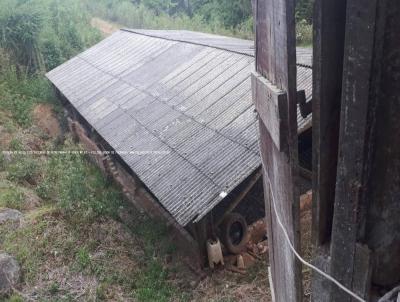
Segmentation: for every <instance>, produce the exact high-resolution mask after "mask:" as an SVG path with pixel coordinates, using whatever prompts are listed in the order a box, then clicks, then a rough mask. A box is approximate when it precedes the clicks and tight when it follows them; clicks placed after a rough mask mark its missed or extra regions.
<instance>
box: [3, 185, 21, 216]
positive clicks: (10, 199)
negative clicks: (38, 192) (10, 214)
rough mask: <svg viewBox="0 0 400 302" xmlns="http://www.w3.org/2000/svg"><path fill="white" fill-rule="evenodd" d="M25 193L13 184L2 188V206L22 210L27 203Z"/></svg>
mask: <svg viewBox="0 0 400 302" xmlns="http://www.w3.org/2000/svg"><path fill="white" fill-rule="evenodd" d="M24 197H25V195H24V193H23V192H22V191H21V190H20V189H18V188H16V187H13V186H11V187H10V186H8V187H7V188H3V189H2V188H0V207H5V208H10V209H16V210H22V209H23V208H24V204H25V199H24Z"/></svg>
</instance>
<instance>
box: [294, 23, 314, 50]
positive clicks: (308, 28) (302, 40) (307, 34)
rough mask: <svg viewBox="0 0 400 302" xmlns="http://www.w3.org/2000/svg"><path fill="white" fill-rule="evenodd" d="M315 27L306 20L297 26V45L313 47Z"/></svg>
mask: <svg viewBox="0 0 400 302" xmlns="http://www.w3.org/2000/svg"><path fill="white" fill-rule="evenodd" d="M312 35H313V27H312V25H311V24H309V23H308V22H307V21H306V20H301V21H299V22H298V23H297V25H296V42H297V45H301V46H310V45H312Z"/></svg>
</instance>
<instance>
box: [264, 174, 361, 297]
mask: <svg viewBox="0 0 400 302" xmlns="http://www.w3.org/2000/svg"><path fill="white" fill-rule="evenodd" d="M264 174H265V176H266V178H267V181H268V185H269V191H270V192H271V196H272V207H273V209H274V213H275V217H276V220H277V222H278V224H279V226H280V227H281V229H282V231H283V234H284V235H285V239H286V241H287V243H288V245H289V247H290V249H291V250H292V252H293V254H294V255H295V256H296V257H297V259H299V261H300V262H301V263H303V264H304V265H305V266H307V267H309V268H310V269H312V270H313V271H315V272H317V273H318V274H320V275H321V276H323V277H325V278H326V279H328V280H329V281H331V282H332V283H334V284H336V285H337V286H338V287H339V288H340V289H341V290H343V291H344V292H346V293H347V294H349V295H350V296H352V297H353V298H354V299H356V300H358V301H360V302H366V300H364V299H363V298H361V297H360V296H358V295H357V294H356V293H354V292H353V291H351V290H350V289H348V288H347V287H345V286H344V285H342V284H341V283H340V282H339V281H337V280H336V279H335V278H333V277H332V276H330V275H328V274H327V273H325V272H323V271H322V270H320V269H319V268H318V267H316V266H314V265H312V264H311V263H309V262H307V261H306V260H304V259H303V258H302V257H301V256H300V254H299V253H298V252H297V251H296V249H295V248H294V246H293V244H292V242H291V241H290V238H289V235H288V233H287V230H286V228H285V226H284V225H283V223H282V221H281V218H280V217H279V214H278V211H277V210H276V204H275V200H276V199H275V196H274V192H273V190H272V183H271V180H270V179H269V176H268V175H266V174H267V173H264Z"/></svg>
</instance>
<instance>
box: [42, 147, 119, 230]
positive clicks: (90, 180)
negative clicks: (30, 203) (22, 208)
mask: <svg viewBox="0 0 400 302" xmlns="http://www.w3.org/2000/svg"><path fill="white" fill-rule="evenodd" d="M64 148H65V149H64V150H65V151H68V150H69V151H75V150H73V149H76V146H74V145H71V144H70V143H67V144H66V146H65V147H64ZM44 175H45V177H44V178H43V179H42V181H41V182H40V184H39V185H38V187H37V193H38V195H39V197H41V198H42V199H44V200H57V203H58V206H59V207H60V208H61V209H62V210H63V213H64V215H65V216H66V217H68V218H69V219H71V220H73V221H75V222H76V223H78V224H79V223H80V222H82V220H92V219H94V218H96V217H99V216H102V215H106V216H111V217H116V216H117V211H118V208H119V206H120V205H121V202H122V195H121V193H120V192H119V191H118V190H117V189H116V188H114V187H113V186H112V184H111V183H109V182H108V181H107V179H106V178H105V177H104V176H103V175H102V174H101V173H100V171H99V170H98V169H96V168H95V167H93V166H92V165H91V164H90V163H89V162H88V161H86V159H85V157H84V156H82V155H81V154H74V153H67V152H66V154H54V155H52V156H51V157H50V159H49V160H48V162H47V166H46V167H45V169H44Z"/></svg>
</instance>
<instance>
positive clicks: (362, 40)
mask: <svg viewBox="0 0 400 302" xmlns="http://www.w3.org/2000/svg"><path fill="white" fill-rule="evenodd" d="M330 2H335V1H329V0H318V1H317V7H318V8H319V10H317V15H318V14H319V15H318V16H317V18H316V24H315V25H316V26H319V24H324V22H323V20H325V21H326V20H334V16H333V14H335V13H336V14H338V13H339V14H340V16H342V17H343V11H342V9H343V7H342V6H340V7H338V9H340V10H334V9H333V7H331V9H328V10H326V9H323V5H325V8H326V7H329V6H331V5H333V4H332V3H330ZM342 4H343V3H342ZM321 5H322V6H321ZM336 5H339V2H336ZM399 13H400V3H399V2H398V1H390V0H389V1H377V0H373V1H367V2H365V1H362V0H353V1H347V3H346V11H345V15H346V22H345V39H344V41H345V43H344V45H343V74H342V81H341V85H339V82H337V81H336V82H335V86H334V87H331V86H326V85H327V84H326V82H325V81H324V78H323V74H325V72H323V70H322V71H321V69H320V68H321V66H322V68H323V66H331V67H332V65H330V64H331V63H330V62H329V60H334V61H336V62H339V61H338V58H339V57H341V56H342V54H341V53H340V50H339V49H338V50H337V52H336V53H335V52H328V54H327V55H326V57H324V52H323V51H322V50H323V47H324V45H329V43H328V42H327V41H329V39H330V38H327V37H326V35H329V34H331V32H330V31H326V30H323V29H322V28H317V29H316V32H317V33H318V32H319V33H320V35H319V36H318V37H317V39H316V40H315V41H316V43H318V45H316V46H315V48H314V49H316V50H317V52H316V58H315V60H316V62H317V64H318V63H319V64H320V65H317V66H316V68H317V69H316V70H315V78H314V93H316V97H317V101H318V102H319V103H320V107H318V106H317V107H314V109H315V108H318V110H319V111H317V112H316V115H315V116H316V117H317V118H316V120H314V125H316V126H317V127H319V128H316V129H314V137H316V140H315V143H316V145H315V148H314V151H316V152H317V153H318V152H319V154H315V156H316V157H315V158H317V160H316V161H314V162H317V163H319V165H317V166H316V171H315V173H317V177H316V178H314V180H316V181H315V182H314V189H316V190H319V191H318V192H319V196H316V199H314V202H317V203H318V204H317V205H316V207H317V208H316V211H314V217H316V220H315V221H314V230H316V232H315V234H316V236H315V238H316V240H315V242H316V243H317V244H323V243H326V242H328V243H329V240H330V255H329V256H330V261H329V263H328V266H327V267H326V266H325V264H326V263H323V262H322V264H321V266H325V268H324V269H325V270H326V271H328V272H329V273H330V274H331V275H332V276H333V277H334V278H335V279H337V280H338V281H339V282H340V283H342V284H343V285H344V286H346V287H347V288H349V289H350V290H352V291H353V292H355V293H356V294H357V295H358V296H360V297H362V298H364V299H365V300H369V299H370V297H371V296H370V295H371V284H375V286H381V287H382V288H386V289H390V287H394V286H395V285H396V284H398V282H399V281H400V260H399V257H398V254H399V252H400V220H399V218H398V217H399V216H400V208H399V206H398V202H399V200H400V182H399V179H400V119H399V112H400V85H399V79H400V51H399V49H400V24H399V22H398V21H397V16H398V14H399ZM332 24H333V23H331V25H332ZM324 35H325V36H324ZM327 43H328V44H327ZM318 47H322V50H321V49H319V48H318ZM332 47H333V46H332ZM336 70H337V69H336ZM328 84H329V83H328ZM324 85H325V86H324ZM330 89H333V90H332V92H333V93H331V94H327V93H326V91H328V92H329V91H330ZM325 90H326V91H325ZM338 91H341V104H340V120H339V117H337V115H336V114H335V113H334V112H333V115H334V116H336V117H332V121H331V122H330V123H329V124H325V125H326V126H329V127H331V126H332V125H333V126H334V127H336V126H335V125H337V123H338V122H339V121H340V130H339V140H338V148H337V155H335V152H336V151H335V152H332V151H331V153H330V156H332V157H331V159H332V161H335V160H336V159H337V170H336V183H335V185H333V181H332V179H333V178H332V175H333V173H331V174H329V172H327V171H325V170H324V169H326V168H327V167H328V165H327V164H325V168H323V165H322V162H323V160H325V161H326V160H328V159H329V158H324V157H323V156H324V155H322V154H321V153H322V152H323V150H326V148H327V146H329V144H332V141H331V140H326V139H325V140H324V139H323V138H322V135H324V134H323V132H322V131H323V130H324V126H323V123H324V121H322V116H323V115H325V116H328V115H329V114H330V113H331V112H330V110H335V109H336V108H337V100H336V99H334V98H333V97H332V95H336V94H337V93H338ZM313 118H314V117H313ZM329 129H330V128H328V130H329ZM325 130H326V128H325ZM324 175H325V177H326V178H325V179H328V180H329V181H328V182H321V179H322V177H323V176H324ZM329 175H330V176H329ZM328 186H329V188H328ZM323 190H325V193H323ZM333 190H334V191H333ZM328 193H329V194H328ZM333 193H334V207H333V213H332V212H331V210H329V211H325V210H323V207H324V206H325V205H326V204H329V205H330V206H331V202H332V197H333ZM324 203H325V205H324ZM329 216H331V217H329ZM326 219H328V220H329V219H332V225H331V228H332V232H331V235H330V236H329V232H326V230H327V228H326V227H327V226H328V227H329V223H326ZM317 260H320V259H317ZM314 281H315V278H314ZM314 283H315V282H314ZM318 290H319V291H314V292H313V300H314V301H332V302H339V301H340V302H342V301H344V302H350V301H354V299H352V298H351V297H350V296H349V295H348V294H347V293H345V292H344V291H342V290H341V289H339V288H338V287H336V286H333V285H332V286H329V287H325V288H324V287H323V286H321V287H320V288H319V289H318ZM326 297H329V298H328V300H327V299H326ZM375 297H376V295H375Z"/></svg>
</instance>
